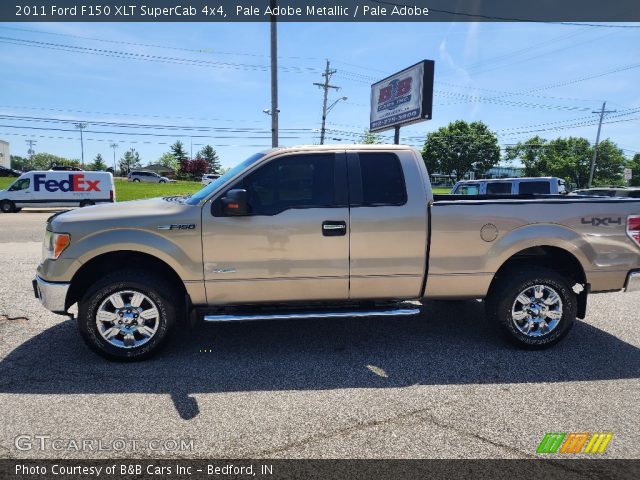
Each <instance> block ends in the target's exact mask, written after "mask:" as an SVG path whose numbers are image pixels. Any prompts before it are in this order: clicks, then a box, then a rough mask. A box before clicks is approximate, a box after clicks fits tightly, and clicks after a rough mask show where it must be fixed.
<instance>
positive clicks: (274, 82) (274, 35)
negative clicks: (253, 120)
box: [270, 0, 280, 148]
mask: <svg viewBox="0 0 640 480" xmlns="http://www.w3.org/2000/svg"><path fill="white" fill-rule="evenodd" d="M277 3H278V2H277V0H270V6H271V10H272V11H273V10H274V9H275V8H276V6H277ZM270 20H271V146H272V147H273V148H275V147H277V146H278V114H279V113H280V110H278V24H277V21H276V20H277V19H276V16H275V15H271V19H270Z"/></svg>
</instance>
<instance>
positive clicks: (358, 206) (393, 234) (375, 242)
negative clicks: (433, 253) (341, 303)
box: [347, 150, 428, 299]
mask: <svg viewBox="0 0 640 480" xmlns="http://www.w3.org/2000/svg"><path fill="white" fill-rule="evenodd" d="M347 165H348V176H349V204H350V210H349V223H350V226H351V232H350V258H349V269H350V287H349V295H350V298H352V299H376V298H377V299H394V298H410V297H418V296H419V295H420V292H421V289H422V282H423V278H424V275H425V262H426V252H427V232H428V225H427V219H428V209H427V199H426V193H425V190H424V183H423V177H424V174H423V172H422V171H421V170H420V169H419V168H418V165H417V164H416V159H415V158H414V155H413V154H412V152H411V151H394V152H389V151H388V150H387V151H379V152H378V151H371V150H368V151H362V152H348V153H347Z"/></svg>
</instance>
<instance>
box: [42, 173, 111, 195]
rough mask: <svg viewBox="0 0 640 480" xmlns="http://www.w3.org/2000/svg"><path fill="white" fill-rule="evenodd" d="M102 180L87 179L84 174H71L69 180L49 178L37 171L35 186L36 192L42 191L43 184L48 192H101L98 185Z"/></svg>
mask: <svg viewBox="0 0 640 480" xmlns="http://www.w3.org/2000/svg"><path fill="white" fill-rule="evenodd" d="M98 183H100V180H85V178H84V174H83V173H79V174H69V178H68V179H67V180H60V181H58V180H53V179H49V180H47V175H46V174H44V173H36V174H35V175H34V176H33V187H34V190H35V191H36V192H39V191H40V187H41V186H42V187H43V188H44V189H45V190H46V191H48V192H57V191H58V190H59V191H61V192H99V191H100V188H99V187H98Z"/></svg>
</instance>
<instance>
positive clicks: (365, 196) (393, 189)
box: [359, 153, 407, 206]
mask: <svg viewBox="0 0 640 480" xmlns="http://www.w3.org/2000/svg"><path fill="white" fill-rule="evenodd" d="M359 157H360V172H361V175H362V205H363V206H378V205H404V204H405V203H406V202H407V191H406V188H405V184H404V176H403V175H402V167H401V166H400V161H399V160H398V157H397V156H395V155H393V154H391V153H360V154H359Z"/></svg>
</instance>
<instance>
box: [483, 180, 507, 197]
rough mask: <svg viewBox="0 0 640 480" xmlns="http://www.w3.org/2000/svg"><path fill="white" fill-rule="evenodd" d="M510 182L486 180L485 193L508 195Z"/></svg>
mask: <svg viewBox="0 0 640 480" xmlns="http://www.w3.org/2000/svg"><path fill="white" fill-rule="evenodd" d="M510 194H511V182H487V195H510Z"/></svg>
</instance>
